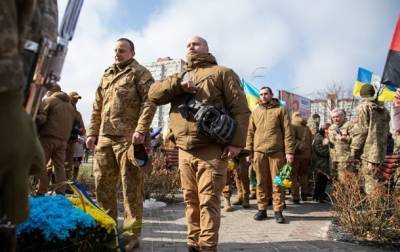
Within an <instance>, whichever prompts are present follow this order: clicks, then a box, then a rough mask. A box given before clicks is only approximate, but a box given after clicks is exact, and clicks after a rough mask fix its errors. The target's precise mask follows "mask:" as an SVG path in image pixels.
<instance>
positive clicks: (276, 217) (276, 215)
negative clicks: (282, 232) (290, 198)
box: [275, 212, 285, 223]
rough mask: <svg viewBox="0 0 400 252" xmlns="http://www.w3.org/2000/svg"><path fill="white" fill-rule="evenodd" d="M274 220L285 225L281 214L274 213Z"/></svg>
mask: <svg viewBox="0 0 400 252" xmlns="http://www.w3.org/2000/svg"><path fill="white" fill-rule="evenodd" d="M275 220H276V222H277V223H285V218H283V215H282V212H275Z"/></svg>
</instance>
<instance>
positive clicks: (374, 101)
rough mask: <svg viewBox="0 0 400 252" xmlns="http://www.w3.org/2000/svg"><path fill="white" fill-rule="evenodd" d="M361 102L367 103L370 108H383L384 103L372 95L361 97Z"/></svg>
mask: <svg viewBox="0 0 400 252" xmlns="http://www.w3.org/2000/svg"><path fill="white" fill-rule="evenodd" d="M361 103H368V104H369V105H370V106H371V107H372V109H378V110H383V109H384V108H385V105H384V104H383V103H382V102H380V101H378V100H377V99H376V98H374V97H366V98H362V99H361Z"/></svg>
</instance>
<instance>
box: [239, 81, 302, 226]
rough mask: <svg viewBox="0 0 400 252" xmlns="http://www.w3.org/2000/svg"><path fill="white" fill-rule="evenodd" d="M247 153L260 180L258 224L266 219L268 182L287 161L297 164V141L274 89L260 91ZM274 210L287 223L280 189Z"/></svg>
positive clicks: (274, 188) (274, 193)
mask: <svg viewBox="0 0 400 252" xmlns="http://www.w3.org/2000/svg"><path fill="white" fill-rule="evenodd" d="M246 149H247V150H249V151H250V152H251V153H252V155H253V157H249V160H251V159H252V161H253V165H254V167H255V170H256V176H257V207H258V212H257V213H256V215H254V219H255V220H264V219H266V218H267V206H268V204H267V203H268V200H269V199H268V187H270V186H271V185H270V184H269V183H268V178H272V180H273V179H274V178H275V176H276V175H277V174H278V171H279V169H280V168H281V167H282V166H283V165H284V164H285V154H286V161H287V162H288V163H292V162H293V160H294V156H293V154H294V149H295V145H294V139H293V135H292V130H291V128H290V122H289V117H288V115H287V112H286V110H285V109H284V108H281V107H279V101H278V99H275V98H273V93H272V90H271V88H269V87H262V88H261V89H260V103H259V104H258V106H257V107H256V108H255V109H254V110H253V112H252V113H251V117H250V122H249V129H248V132H247V142H246ZM272 198H273V202H272V204H273V209H274V213H275V220H276V222H278V223H284V222H285V219H284V217H283V215H282V211H283V205H284V194H283V189H282V187H281V186H277V185H275V184H274V185H273V186H272Z"/></svg>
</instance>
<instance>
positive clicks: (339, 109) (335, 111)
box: [331, 108, 346, 117]
mask: <svg viewBox="0 0 400 252" xmlns="http://www.w3.org/2000/svg"><path fill="white" fill-rule="evenodd" d="M336 113H339V114H342V115H343V116H344V117H346V111H345V110H344V109H341V108H335V109H333V110H332V111H331V116H332V115H333V114H336Z"/></svg>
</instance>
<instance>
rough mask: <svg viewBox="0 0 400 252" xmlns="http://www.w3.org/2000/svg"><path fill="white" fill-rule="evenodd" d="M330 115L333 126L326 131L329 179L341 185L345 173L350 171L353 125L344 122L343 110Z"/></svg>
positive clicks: (344, 113)
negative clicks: (329, 166) (328, 146)
mask: <svg viewBox="0 0 400 252" xmlns="http://www.w3.org/2000/svg"><path fill="white" fill-rule="evenodd" d="M331 115H332V122H333V124H332V125H331V126H330V127H329V130H328V139H329V145H330V162H331V166H332V167H331V177H332V178H333V179H337V180H338V181H339V182H341V183H343V182H344V175H345V172H346V171H350V170H349V169H348V166H349V164H348V162H349V160H350V143H351V129H352V127H353V125H352V124H351V123H350V122H348V121H347V120H346V112H345V111H344V110H343V109H334V110H333V111H332V112H331Z"/></svg>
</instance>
